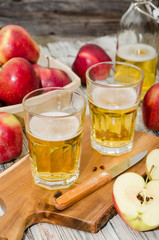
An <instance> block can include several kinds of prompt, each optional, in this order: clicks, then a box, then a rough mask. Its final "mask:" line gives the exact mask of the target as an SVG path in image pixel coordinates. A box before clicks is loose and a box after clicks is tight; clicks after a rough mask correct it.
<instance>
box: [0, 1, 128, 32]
mask: <svg viewBox="0 0 159 240" xmlns="http://www.w3.org/2000/svg"><path fill="white" fill-rule="evenodd" d="M130 3H131V0H120V1H119V0H0V27H3V26H4V25H7V24H18V25H21V26H23V27H25V28H26V29H27V30H28V31H29V32H30V33H31V34H34V35H35V36H48V35H55V36H56V35H60V36H71V37H72V36H95V37H98V36H101V35H106V34H111V33H114V32H116V29H117V25H118V22H119V20H120V17H121V15H122V14H123V13H124V12H125V11H126V9H127V8H128V6H129V5H130Z"/></svg>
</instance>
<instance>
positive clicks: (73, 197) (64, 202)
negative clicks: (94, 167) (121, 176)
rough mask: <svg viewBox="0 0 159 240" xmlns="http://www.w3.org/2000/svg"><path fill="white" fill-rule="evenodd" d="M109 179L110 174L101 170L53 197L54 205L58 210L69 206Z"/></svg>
mask: <svg viewBox="0 0 159 240" xmlns="http://www.w3.org/2000/svg"><path fill="white" fill-rule="evenodd" d="M111 180H112V176H111V175H110V174H109V173H107V172H102V173H100V174H99V175H96V176H94V177H93V178H91V179H89V180H87V181H85V182H83V183H82V184H80V185H78V186H77V187H74V188H73V189H71V190H69V191H68V192H66V193H64V194H63V195H61V196H60V197H58V198H56V199H54V204H55V207H56V208H57V209H58V210H63V209H65V208H67V207H70V206H71V205H73V204H74V203H76V202H78V201H79V200H80V199H82V198H84V197H85V196H87V195H89V194H90V193H92V192H94V191H95V190H96V189H98V188H99V187H101V186H103V185H104V184H105V183H107V182H109V181H111Z"/></svg>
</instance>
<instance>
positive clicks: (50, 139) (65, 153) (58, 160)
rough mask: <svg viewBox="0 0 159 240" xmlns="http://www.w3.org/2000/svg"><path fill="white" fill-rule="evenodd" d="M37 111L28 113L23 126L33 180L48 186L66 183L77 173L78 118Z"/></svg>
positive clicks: (61, 185) (78, 152)
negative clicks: (32, 113)
mask: <svg viewBox="0 0 159 240" xmlns="http://www.w3.org/2000/svg"><path fill="white" fill-rule="evenodd" d="M41 115H42V116H33V117H32V119H31V120H30V129H28V130H27V135H28V145H29V152H30V156H31V165H32V174H33V177H34V181H35V184H37V185H39V186H42V187H45V188H47V189H49V190H54V189H57V188H58V189H60V188H66V187H69V186H70V185H71V184H72V183H73V182H74V181H76V179H77V178H78V176H79V163H80V153H81V140H82V135H83V130H81V129H80V121H79V120H78V118H77V117H76V116H70V115H69V114H68V113H65V112H44V113H42V114H41ZM79 129H80V130H79Z"/></svg>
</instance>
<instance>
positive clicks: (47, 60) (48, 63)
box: [46, 57, 50, 68]
mask: <svg viewBox="0 0 159 240" xmlns="http://www.w3.org/2000/svg"><path fill="white" fill-rule="evenodd" d="M46 58H47V61H48V68H50V59H49V57H46Z"/></svg>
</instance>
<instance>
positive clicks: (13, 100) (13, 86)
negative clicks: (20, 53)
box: [0, 57, 39, 104]
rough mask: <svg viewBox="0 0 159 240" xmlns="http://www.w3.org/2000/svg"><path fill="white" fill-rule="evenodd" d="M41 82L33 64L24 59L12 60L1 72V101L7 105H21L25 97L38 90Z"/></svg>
mask: <svg viewBox="0 0 159 240" xmlns="http://www.w3.org/2000/svg"><path fill="white" fill-rule="evenodd" d="M38 87H39V81H38V79H37V77H36V73H35V71H34V68H33V66H32V64H31V63H30V62H29V61H28V60H26V59H24V58H20V57H17V58H12V59H10V60H9V61H8V62H7V63H5V64H4V65H3V66H2V71H1V72H0V100H2V101H4V102H5V103H7V104H17V103H21V102H22V99H23V97H24V96H25V95H26V94H27V93H29V92H31V91H33V90H35V89H37V88H38Z"/></svg>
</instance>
